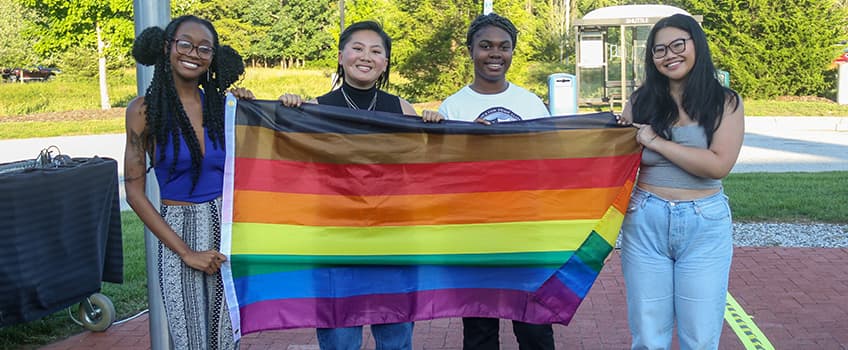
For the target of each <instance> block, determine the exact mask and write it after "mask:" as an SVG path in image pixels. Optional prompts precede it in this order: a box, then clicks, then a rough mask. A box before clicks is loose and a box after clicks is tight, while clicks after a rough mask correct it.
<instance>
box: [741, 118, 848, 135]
mask: <svg viewBox="0 0 848 350" xmlns="http://www.w3.org/2000/svg"><path fill="white" fill-rule="evenodd" d="M774 129H781V130H786V129H790V130H799V131H800V130H807V131H813V130H819V131H848V117H745V131H746V132H749V131H757V130H774Z"/></svg>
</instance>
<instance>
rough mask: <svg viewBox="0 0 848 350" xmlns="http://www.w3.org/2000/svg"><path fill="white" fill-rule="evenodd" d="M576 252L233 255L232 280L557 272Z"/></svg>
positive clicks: (231, 258)
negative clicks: (387, 269) (312, 272)
mask: <svg viewBox="0 0 848 350" xmlns="http://www.w3.org/2000/svg"><path fill="white" fill-rule="evenodd" d="M572 254H574V252H571V251H564V252H543V253H505V254H463V255H391V256H368V257H363V256H343V255H342V256H302V255H257V254H248V255H233V256H231V257H230V261H231V263H232V271H233V277H234V278H239V277H243V276H252V275H261V274H268V273H275V272H286V271H295V270H305V269H313V268H317V267H321V266H326V265H463V266H528V265H531V266H540V267H550V268H556V267H559V266H561V265H562V264H563V263H565V262H566V261H567V260H568V259H569V258H571V255H572Z"/></svg>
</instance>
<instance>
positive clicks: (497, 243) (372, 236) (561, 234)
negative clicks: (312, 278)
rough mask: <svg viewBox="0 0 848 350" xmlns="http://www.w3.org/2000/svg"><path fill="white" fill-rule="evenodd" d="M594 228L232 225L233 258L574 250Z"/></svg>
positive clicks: (557, 224) (580, 224)
mask: <svg viewBox="0 0 848 350" xmlns="http://www.w3.org/2000/svg"><path fill="white" fill-rule="evenodd" d="M458 210H461V209H458ZM597 224H598V220H565V221H539V222H514V223H513V222H511V223H496V224H473V225H438V226H426V225H423V226H381V227H315V226H296V225H273V224H252V223H233V226H232V231H233V233H232V237H233V242H232V254H284V255H418V254H486V253H525V252H556V251H573V250H576V249H577V248H578V247H579V246H580V244H581V243H583V241H584V240H585V239H586V237H588V235H589V233H591V232H592V230H593V229H594V228H595V227H596V226H597Z"/></svg>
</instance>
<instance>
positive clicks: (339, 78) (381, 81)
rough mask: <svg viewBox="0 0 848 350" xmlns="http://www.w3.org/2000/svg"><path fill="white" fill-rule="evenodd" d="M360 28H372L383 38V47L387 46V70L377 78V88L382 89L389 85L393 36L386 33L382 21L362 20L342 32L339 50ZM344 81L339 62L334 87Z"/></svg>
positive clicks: (342, 70)
mask: <svg viewBox="0 0 848 350" xmlns="http://www.w3.org/2000/svg"><path fill="white" fill-rule="evenodd" d="M360 30H370V31H373V32H374V33H377V35H379V36H380V38H381V39H383V47H385V48H386V60H387V61H388V63H387V64H386V71H385V72H383V74H380V77H379V78H377V84H376V85H377V88H378V89H382V88H384V87H386V86H388V85H389V67H390V66H391V65H392V38H390V37H389V35H388V34H386V31H384V30H383V26H381V25H380V23H377V22H374V21H362V22H356V23H354V24H351V25H350V26H348V27H347V28H345V30H344V31H342V34H341V35H339V51H342V50H344V47H345V45H347V43H348V42H350V37H351V36H353V33H356V32H358V31H360ZM342 82H344V68H342V65H341V64H339V65H338V67H336V81H335V82H334V83H333V87H335V86H336V85H341V84H342Z"/></svg>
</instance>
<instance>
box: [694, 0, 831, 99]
mask: <svg viewBox="0 0 848 350" xmlns="http://www.w3.org/2000/svg"><path fill="white" fill-rule="evenodd" d="M689 8H690V12H691V13H696V14H701V15H703V16H704V22H703V26H704V30H705V31H706V32H707V36H708V38H709V40H710V49H711V51H712V54H713V58H714V60H715V62H716V64H717V66H718V67H719V68H721V69H724V70H727V71H729V72H730V74H731V81H732V83H733V87H734V89H736V90H737V91H739V92H741V93H742V94H743V95H745V96H746V97H750V98H768V97H774V96H781V95H822V94H823V93H824V92H826V91H828V89H829V88H830V84H831V82H829V81H828V70H829V69H830V63H831V61H832V60H833V59H834V57H836V56H837V55H838V52H839V47H838V46H837V45H836V44H837V43H838V42H839V41H841V40H845V39H846V37H848V34H846V33H845V31H844V28H845V27H846V18H848V15H846V11H845V8H844V7H840V6H837V4H836V3H835V2H834V1H833V0H799V1H768V0H746V1H742V0H699V1H690V4H689Z"/></svg>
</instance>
